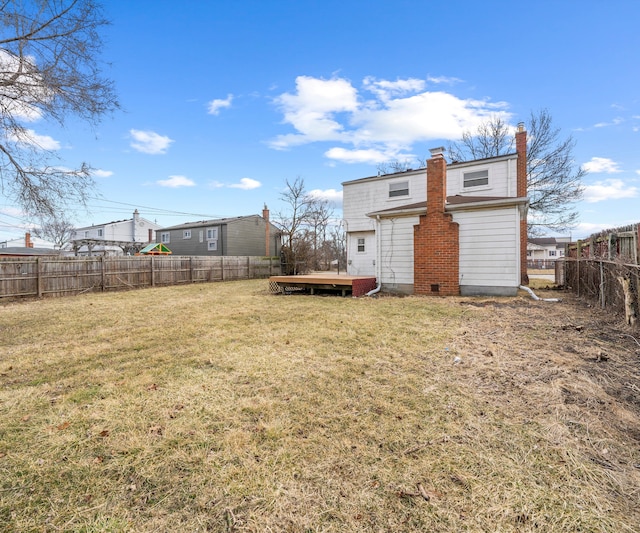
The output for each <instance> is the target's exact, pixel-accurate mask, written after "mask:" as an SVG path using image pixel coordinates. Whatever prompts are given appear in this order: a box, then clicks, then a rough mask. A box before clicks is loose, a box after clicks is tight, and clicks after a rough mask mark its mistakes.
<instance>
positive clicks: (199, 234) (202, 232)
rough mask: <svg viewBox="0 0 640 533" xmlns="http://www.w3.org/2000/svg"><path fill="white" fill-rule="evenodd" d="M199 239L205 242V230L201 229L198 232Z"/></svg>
mask: <svg viewBox="0 0 640 533" xmlns="http://www.w3.org/2000/svg"><path fill="white" fill-rule="evenodd" d="M198 240H199V241H200V242H204V230H200V231H199V232H198Z"/></svg>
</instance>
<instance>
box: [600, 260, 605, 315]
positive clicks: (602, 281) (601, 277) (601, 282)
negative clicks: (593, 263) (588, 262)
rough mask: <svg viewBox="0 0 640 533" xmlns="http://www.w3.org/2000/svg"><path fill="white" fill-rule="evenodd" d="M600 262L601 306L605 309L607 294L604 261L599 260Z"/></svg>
mask: <svg viewBox="0 0 640 533" xmlns="http://www.w3.org/2000/svg"><path fill="white" fill-rule="evenodd" d="M598 262H599V263H600V307H602V309H604V307H605V295H604V266H603V265H604V264H603V262H602V261H598Z"/></svg>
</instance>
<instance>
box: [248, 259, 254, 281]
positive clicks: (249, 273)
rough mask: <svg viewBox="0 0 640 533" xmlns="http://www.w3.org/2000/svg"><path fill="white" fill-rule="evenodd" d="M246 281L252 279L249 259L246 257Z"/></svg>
mask: <svg viewBox="0 0 640 533" xmlns="http://www.w3.org/2000/svg"><path fill="white" fill-rule="evenodd" d="M247 279H253V278H252V277H251V257H249V256H247Z"/></svg>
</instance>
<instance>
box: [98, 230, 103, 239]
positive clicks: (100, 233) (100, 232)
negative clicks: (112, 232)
mask: <svg viewBox="0 0 640 533" xmlns="http://www.w3.org/2000/svg"><path fill="white" fill-rule="evenodd" d="M103 235H104V230H102V229H99V230H98V237H102V236H103Z"/></svg>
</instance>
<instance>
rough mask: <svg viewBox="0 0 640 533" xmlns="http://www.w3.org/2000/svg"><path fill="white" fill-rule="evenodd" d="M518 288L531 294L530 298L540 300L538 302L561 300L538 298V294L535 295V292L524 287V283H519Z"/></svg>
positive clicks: (559, 300)
mask: <svg viewBox="0 0 640 533" xmlns="http://www.w3.org/2000/svg"><path fill="white" fill-rule="evenodd" d="M520 288H521V289H522V290H523V291H527V292H528V293H529V294H530V295H531V298H533V299H534V300H536V301H540V302H561V301H562V300H561V299H560V298H540V297H539V296H536V294H535V293H534V292H533V291H532V290H531V289H530V288H529V287H525V286H524V285H520Z"/></svg>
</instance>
